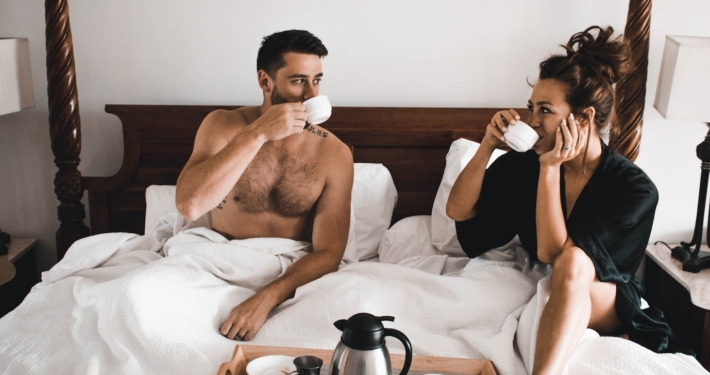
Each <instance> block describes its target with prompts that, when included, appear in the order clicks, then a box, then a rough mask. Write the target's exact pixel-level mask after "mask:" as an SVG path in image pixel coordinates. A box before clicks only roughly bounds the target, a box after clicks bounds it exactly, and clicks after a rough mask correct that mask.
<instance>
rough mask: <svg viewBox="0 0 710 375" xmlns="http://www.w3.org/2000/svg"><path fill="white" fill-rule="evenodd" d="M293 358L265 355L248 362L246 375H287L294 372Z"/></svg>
mask: <svg viewBox="0 0 710 375" xmlns="http://www.w3.org/2000/svg"><path fill="white" fill-rule="evenodd" d="M294 359H295V358H294V357H290V356H287V355H267V356H264V357H259V358H255V359H253V360H251V361H249V364H248V365H247V374H249V375H288V373H289V372H291V371H296V366H295V365H294V364H293V360H294Z"/></svg>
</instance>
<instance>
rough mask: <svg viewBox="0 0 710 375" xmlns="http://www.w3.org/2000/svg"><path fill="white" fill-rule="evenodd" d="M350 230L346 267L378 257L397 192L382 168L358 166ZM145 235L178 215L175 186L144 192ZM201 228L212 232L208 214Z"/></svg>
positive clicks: (345, 257)
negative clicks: (160, 223) (378, 249)
mask: <svg viewBox="0 0 710 375" xmlns="http://www.w3.org/2000/svg"><path fill="white" fill-rule="evenodd" d="M351 194H352V195H351V199H352V201H351V206H350V230H349V232H348V244H347V246H346V247H345V254H344V255H343V260H344V261H345V262H346V263H349V262H354V261H357V260H359V259H363V260H364V259H368V258H371V257H374V256H376V255H377V248H378V246H379V245H380V240H381V239H382V236H383V235H384V233H385V231H386V230H387V228H389V225H390V222H391V221H392V211H394V206H395V205H396V203H397V190H396V189H395V186H394V181H392V175H391V174H390V172H389V170H387V168H386V167H385V166H384V165H382V164H365V163H355V175H354V181H353V189H352V193H351ZM145 200H146V213H145V233H150V231H151V229H152V228H153V227H154V226H155V224H156V223H157V222H158V221H159V220H160V218H161V217H163V216H164V215H166V214H169V213H176V212H178V210H177V207H176V206H175V186H174V185H151V186H149V187H148V188H147V189H146V191H145ZM198 220H203V223H205V224H204V225H202V226H205V227H208V228H211V227H212V225H211V220H210V215H209V213H207V214H205V215H204V216H203V217H202V218H200V219H198Z"/></svg>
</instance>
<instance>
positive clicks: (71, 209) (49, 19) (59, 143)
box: [44, 0, 89, 260]
mask: <svg viewBox="0 0 710 375" xmlns="http://www.w3.org/2000/svg"><path fill="white" fill-rule="evenodd" d="M44 9H45V21H46V43H47V94H48V96H49V135H50V138H51V141H52V152H53V153H54V157H55V159H54V163H55V164H56V165H57V168H59V171H57V174H56V176H55V178H54V193H55V194H56V195H57V198H58V199H59V202H60V204H59V207H57V211H58V214H57V216H58V217H59V221H60V225H59V230H57V260H60V259H62V257H64V253H66V251H67V249H69V246H71V244H72V243H74V241H76V240H78V239H80V238H83V237H86V236H88V235H89V228H88V227H86V225H84V217H85V216H86V212H85V210H84V205H83V204H82V203H81V197H82V195H83V194H84V189H83V188H82V186H81V172H79V170H78V169H77V167H78V166H79V154H80V153H81V120H80V118H79V98H78V95H77V91H76V73H75V71H74V47H73V44H72V35H71V27H70V24H69V4H68V3H67V0H46V1H45V3H44Z"/></svg>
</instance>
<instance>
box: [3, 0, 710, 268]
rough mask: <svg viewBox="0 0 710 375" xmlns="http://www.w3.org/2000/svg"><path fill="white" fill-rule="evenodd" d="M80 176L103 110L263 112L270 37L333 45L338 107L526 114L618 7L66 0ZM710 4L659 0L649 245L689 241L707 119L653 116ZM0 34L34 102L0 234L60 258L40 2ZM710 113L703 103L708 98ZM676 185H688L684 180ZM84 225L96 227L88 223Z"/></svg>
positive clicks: (333, 94) (10, 125)
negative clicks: (565, 61) (674, 49)
mask: <svg viewBox="0 0 710 375" xmlns="http://www.w3.org/2000/svg"><path fill="white" fill-rule="evenodd" d="M69 3H70V8H71V20H72V29H73V33H74V47H75V57H76V66H77V75H78V88H79V98H80V105H81V115H82V123H83V125H82V130H83V137H84V142H83V144H84V148H83V151H82V155H81V158H82V164H81V168H80V169H81V170H82V172H83V173H84V175H92V176H105V175H111V174H113V173H115V172H116V171H117V170H118V168H119V165H120V161H121V158H122V143H121V129H120V124H119V122H118V120H117V119H116V118H115V117H113V116H111V115H108V114H105V113H104V112H103V107H104V105H105V104H107V103H124V104H128V103H130V104H258V103H259V102H260V98H261V96H260V92H259V89H258V87H257V85H256V73H255V65H256V63H255V60H256V51H257V49H258V47H259V43H260V40H261V37H262V36H264V35H268V34H271V33H272V32H275V31H278V30H286V29H291V28H303V29H308V30H310V31H312V32H313V33H314V34H316V35H317V36H319V37H320V38H321V39H322V40H323V41H324V43H325V44H326V46H327V47H328V49H329V51H330V56H328V57H327V58H326V59H325V61H324V64H323V65H324V72H325V79H324V82H323V84H322V93H324V94H327V95H328V96H329V97H330V98H331V101H332V102H333V104H334V105H339V106H344V105H348V106H447V107H486V106H496V107H508V106H510V107H514V106H518V107H520V106H523V105H524V103H525V102H526V101H527V98H528V95H529V94H530V88H529V87H528V86H527V84H526V82H525V80H526V78H527V77H531V78H533V77H535V75H536V73H537V64H538V63H539V61H540V60H541V59H543V58H544V57H545V56H547V55H548V54H550V53H552V52H555V51H560V49H559V48H557V47H556V46H557V45H558V44H561V43H564V42H565V41H566V40H567V39H568V38H569V36H570V35H571V34H572V33H574V32H577V31H580V30H582V29H584V28H585V27H587V26H589V25H592V24H602V25H606V24H610V25H612V26H614V27H615V28H617V30H619V31H621V30H622V29H623V25H624V23H625V19H626V9H627V4H626V2H625V1H621V0H595V1H589V0H584V1H581V0H578V1H569V0H515V1H512V0H510V1H497V2H492V1H471V0H442V1H405V0H398V1H374V0H363V1H349V2H345V1H338V2H335V1H324V0H322V1H316V0H304V1H298V2H294V1H260V2H242V1H228V0H205V1H199V2H197V1H190V0H151V1H145V0H122V1H92V0H72V1H70V2H69ZM708 14H710V2H708V1H705V0H674V1H660V0H659V1H656V3H655V4H654V10H653V21H652V28H651V52H650V64H649V80H648V95H647V103H648V106H647V110H646V124H645V128H644V137H643V141H642V144H641V154H640V156H639V159H638V161H637V162H638V164H639V165H640V166H641V167H642V168H644V169H645V170H646V172H647V173H648V174H649V175H650V176H651V178H652V179H653V180H654V181H655V182H656V184H657V186H658V188H659V190H660V193H661V202H660V204H659V207H658V211H657V220H656V224H655V226H654V232H653V238H652V239H654V240H655V239H662V240H666V241H668V242H677V241H680V240H682V239H689V236H690V233H691V231H692V227H693V222H694V212H695V205H696V199H697V188H698V181H699V161H698V160H697V159H696V158H695V154H694V148H695V145H696V144H698V143H699V142H700V141H701V140H702V138H703V136H704V134H705V132H706V130H705V127H704V125H702V124H700V123H685V122H672V121H667V120H664V119H663V118H661V117H660V115H658V113H657V112H656V111H655V110H654V109H653V108H652V106H651V104H652V101H653V96H654V93H655V86H656V83H657V79H658V71H659V68H660V57H661V54H662V50H663V43H664V37H665V35H666V34H679V35H702V36H710V23H708V22H707V15H708ZM0 36H2V37H9V36H22V37H28V38H29V39H30V48H31V55H32V69H33V78H34V85H35V98H36V101H37V108H35V109H33V110H30V111H25V112H21V113H16V114H11V115H6V116H2V117H0V228H2V229H3V230H5V231H7V232H9V233H11V234H12V235H14V236H18V237H38V238H40V244H39V248H38V250H39V266H40V268H41V269H42V270H45V269H48V268H49V267H51V266H52V265H53V264H54V262H55V261H56V259H55V245H54V232H55V231H56V229H57V227H58V221H57V219H56V206H57V205H58V202H57V201H56V198H55V196H54V193H53V178H54V173H55V168H54V165H53V163H52V160H53V156H52V154H51V151H50V144H49V131H48V125H47V94H46V70H45V62H44V60H45V52H44V9H43V2H41V1H28V0H2V1H0ZM708 104H709V105H710V103H708ZM677 181H683V183H678V182H677ZM87 223H88V220H87Z"/></svg>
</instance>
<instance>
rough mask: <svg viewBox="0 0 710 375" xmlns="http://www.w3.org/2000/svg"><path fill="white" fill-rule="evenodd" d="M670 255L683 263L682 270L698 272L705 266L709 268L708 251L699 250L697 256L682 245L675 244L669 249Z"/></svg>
mask: <svg viewBox="0 0 710 375" xmlns="http://www.w3.org/2000/svg"><path fill="white" fill-rule="evenodd" d="M671 256H672V257H673V258H676V259H678V260H679V261H681V262H682V263H683V271H686V272H693V273H698V272H700V271H702V270H703V269H705V268H710V252H707V251H700V252H699V253H698V256H697V257H693V252H692V251H691V250H690V249H689V248H687V247H684V246H676V247H674V248H673V249H672V250H671Z"/></svg>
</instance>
